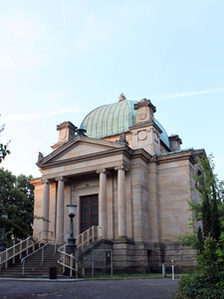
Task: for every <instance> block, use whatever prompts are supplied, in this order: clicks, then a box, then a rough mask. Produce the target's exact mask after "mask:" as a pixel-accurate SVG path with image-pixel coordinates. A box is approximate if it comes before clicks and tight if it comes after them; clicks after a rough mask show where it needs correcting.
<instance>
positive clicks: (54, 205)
mask: <svg viewBox="0 0 224 299" xmlns="http://www.w3.org/2000/svg"><path fill="white" fill-rule="evenodd" d="M86 139H87V138H86V137H84V136H82V137H78V139H77V140H76V142H74V141H73V142H71V145H70V146H71V147H74V146H75V144H77V146H79V145H81V144H83V143H84V144H85V142H86ZM108 143H110V142H107V141H104V144H106V145H108ZM78 144H79V145H78ZM87 144H88V146H89V141H88V142H87ZM101 144H102V142H101ZM109 151H110V155H111V154H112V155H113V152H114V155H113V161H108V159H107V156H108V154H109ZM58 155H59V157H60V153H58ZM130 155H131V153H130V150H129V149H127V148H126V147H125V145H121V144H117V145H116V147H114V148H109V149H108V151H107V154H106V156H105V157H104V155H102V153H100V155H99V158H98V159H97V157H96V155H95V156H94V163H92V159H93V157H92V156H89V157H86V156H85V155H84V156H83V158H82V157H81V158H80V159H79V161H77V164H78V165H77V167H74V164H73V163H72V164H70V163H68V164H67V165H66V166H64V161H63V163H60V162H59V161H60V158H57V159H56V161H55V162H54V159H52V158H51V160H50V161H48V160H47V161H46V162H45V161H43V162H42V163H43V166H42V169H44V176H43V178H42V182H43V189H42V190H43V191H42V198H43V204H42V212H41V214H39V215H38V216H40V217H43V219H41V220H37V221H36V225H35V228H37V223H38V222H39V229H40V228H41V230H53V231H54V228H56V230H55V235H56V239H57V242H58V243H62V242H63V241H65V240H66V233H67V232H68V231H67V229H68V224H67V217H66V214H67V211H66V205H67V204H71V203H72V204H76V205H77V207H78V208H77V210H78V213H77V217H76V218H77V219H76V223H75V225H74V230H75V234H79V233H80V232H81V223H82V215H81V214H82V213H83V212H82V210H83V207H82V204H81V202H82V200H83V198H84V197H89V200H88V201H89V202H90V203H91V196H95V200H96V199H97V202H95V204H94V205H93V206H94V208H95V209H96V208H97V210H98V211H97V215H98V219H97V224H98V225H99V226H100V227H103V231H104V237H105V238H108V237H109V236H110V237H111V236H113V238H116V239H117V238H120V237H122V238H127V237H129V238H132V237H133V236H132V232H131V231H130V230H129V232H128V234H127V225H129V226H131V224H130V223H128V222H129V221H128V219H130V217H127V209H126V194H129V199H128V200H129V201H131V196H130V194H131V190H130V184H126V173H127V171H128V167H127V165H128V163H129V157H128V156H130ZM74 159H75V157H74ZM106 160H107V163H106ZM54 163H55V167H54V170H58V171H55V172H52V164H54ZM49 164H50V165H51V168H48V165H49ZM60 164H63V170H62V167H61V165H60ZM90 164H91V166H90V167H89V165H90ZM94 164H95V165H94ZM100 165H102V166H103V165H104V167H100ZM124 165H126V166H124ZM94 166H95V167H94ZM105 166H107V167H105ZM59 170H60V172H59ZM59 175H60V176H59ZM80 181H81V182H82V184H81V185H80ZM126 189H127V190H126ZM128 189H129V190H128ZM52 191H53V192H52ZM93 200H94V199H93ZM36 204H37V202H36ZM91 206H92V205H90V204H89V207H90V209H91ZM131 207H132V205H130V207H129V210H130V208H131ZM110 210H112V211H113V213H114V215H116V219H114V218H112V217H108V214H110ZM89 213H91V211H90V212H89ZM129 213H131V214H132V213H133V211H131V210H130V211H129ZM52 214H53V215H55V217H52ZM49 215H51V219H50V217H49ZM130 220H131V219H130ZM95 223H96V221H95Z"/></svg>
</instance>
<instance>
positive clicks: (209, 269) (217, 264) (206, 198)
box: [177, 156, 224, 298]
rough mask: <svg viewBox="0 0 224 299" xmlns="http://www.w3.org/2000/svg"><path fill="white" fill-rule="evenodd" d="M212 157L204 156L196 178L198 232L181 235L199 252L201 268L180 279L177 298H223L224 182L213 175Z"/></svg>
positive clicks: (194, 210) (188, 244) (194, 206)
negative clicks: (198, 199) (198, 198)
mask: <svg viewBox="0 0 224 299" xmlns="http://www.w3.org/2000/svg"><path fill="white" fill-rule="evenodd" d="M212 158H213V157H212V156H210V158H209V159H207V158H206V157H201V159H200V160H199V161H198V172H197V174H196V175H195V176H193V177H194V179H195V182H196V184H195V187H196V189H197V190H198V192H199V194H200V202H199V203H198V202H196V201H195V200H193V201H191V202H190V203H189V204H190V208H191V210H192V212H193V215H194V220H193V222H196V224H197V225H198V230H197V231H195V232H194V233H192V234H188V235H185V236H182V237H181V239H182V243H183V245H185V246H189V247H192V248H195V249H196V250H197V256H196V258H197V261H198V265H197V267H196V268H195V271H194V273H193V274H191V275H188V276H187V277H185V278H184V279H182V280H181V282H180V284H179V287H178V294H177V298H224V188H223V186H224V183H223V181H222V182H220V181H219V180H218V179H217V176H216V175H214V173H213V171H214V163H213V159H212Z"/></svg>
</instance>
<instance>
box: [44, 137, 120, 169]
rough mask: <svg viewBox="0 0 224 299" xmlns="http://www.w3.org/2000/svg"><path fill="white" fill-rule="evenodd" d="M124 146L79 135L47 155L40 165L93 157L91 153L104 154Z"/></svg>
mask: <svg viewBox="0 0 224 299" xmlns="http://www.w3.org/2000/svg"><path fill="white" fill-rule="evenodd" d="M122 147H123V145H121V144H118V143H115V142H112V141H106V140H98V139H91V138H87V137H80V136H78V137H76V138H75V139H73V140H71V141H69V142H67V143H66V144H64V145H62V146H61V147H59V148H58V149H56V150H55V151H53V152H52V153H51V154H50V155H48V156H46V157H45V158H44V159H43V160H41V161H40V162H39V163H38V166H39V167H42V166H47V164H48V163H53V162H59V161H61V162H62V161H68V160H69V159H74V158H79V157H80V158H82V157H84V156H90V157H91V155H96V154H102V153H103V152H108V151H113V150H114V149H118V148H122Z"/></svg>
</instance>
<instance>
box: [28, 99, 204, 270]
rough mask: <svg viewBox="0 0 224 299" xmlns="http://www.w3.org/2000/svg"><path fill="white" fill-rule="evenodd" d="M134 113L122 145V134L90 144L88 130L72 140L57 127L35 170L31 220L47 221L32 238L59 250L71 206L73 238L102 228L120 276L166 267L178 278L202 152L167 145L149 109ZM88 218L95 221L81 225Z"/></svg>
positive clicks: (144, 104)
mask: <svg viewBox="0 0 224 299" xmlns="http://www.w3.org/2000/svg"><path fill="white" fill-rule="evenodd" d="M122 101H126V98H122V99H120V102H122ZM134 109H135V111H134V112H135V113H136V114H135V115H136V118H135V123H134V124H133V123H132V125H131V126H130V127H129V129H128V130H125V138H126V141H127V142H124V141H121V140H122V139H121V137H120V134H117V135H113V136H105V137H103V138H89V137H88V130H87V132H86V134H83V133H82V134H77V133H75V132H77V130H76V127H75V126H74V125H73V124H72V123H70V122H65V123H63V124H61V125H59V126H58V127H57V129H58V130H59V138H58V142H57V143H56V144H55V145H54V146H53V149H54V150H53V152H52V153H50V154H49V155H48V156H46V157H43V159H41V160H40V161H39V162H38V163H37V165H38V167H39V168H40V170H41V172H42V177H41V178H39V179H34V180H33V181H32V183H33V185H34V186H35V203H34V214H35V215H36V216H39V217H44V218H45V219H47V220H48V221H43V220H42V219H35V221H34V234H36V233H37V232H39V231H41V230H50V231H52V232H54V233H55V235H56V239H57V242H58V243H62V242H65V241H66V239H67V237H68V233H69V218H68V216H67V214H68V211H67V207H66V206H67V205H68V204H71V203H72V204H75V205H77V214H76V216H75V219H74V233H75V235H76V236H77V235H79V234H80V233H81V232H82V231H83V230H84V229H85V228H86V227H88V226H90V225H91V224H92V223H95V224H97V225H99V226H101V227H103V229H104V241H105V242H107V245H106V247H105V248H111V249H112V250H113V265H114V268H115V270H116V271H117V272H130V271H132V272H133V271H135V272H136V271H141V272H142V271H144V272H145V271H146V272H150V271H155V270H159V269H160V268H161V263H163V262H166V264H168V265H169V264H170V261H171V259H174V260H175V261H176V265H177V266H178V267H179V268H180V269H182V270H183V268H187V267H192V266H194V265H195V261H194V260H193V258H192V254H193V251H192V250H191V249H189V248H184V247H182V246H180V244H179V243H178V236H179V235H180V234H184V233H186V232H189V231H190V229H189V218H190V217H191V212H190V211H189V208H188V203H187V202H188V200H190V199H192V197H197V196H198V195H197V194H196V192H195V191H192V190H191V188H192V187H194V186H193V185H194V182H193V180H192V178H191V173H194V172H195V171H196V168H197V163H196V162H197V157H198V155H200V154H201V153H204V151H203V150H197V151H196V150H193V149H189V150H180V144H181V139H180V138H179V136H178V135H174V136H171V137H169V139H168V137H167V140H168V142H169V143H166V142H164V141H163V140H162V139H161V134H162V133H163V134H165V132H164V129H163V128H162V127H160V126H159V125H158V123H156V121H155V119H154V113H155V112H156V108H155V106H153V104H152V103H151V101H149V100H147V99H143V100H141V101H140V102H138V103H136V104H135V106H134ZM134 112H133V113H134ZM115 116H116V115H115ZM101 125H103V124H101ZM62 130H63V131H62ZM66 130H67V131H66ZM105 130H106V129H105ZM120 133H123V132H120ZM63 138H64V139H63ZM94 202H95V206H94V205H93V203H94ZM85 204H86V205H87V206H88V207H87V206H86V207H85ZM94 207H95V208H94ZM86 209H87V210H88V211H87V210H86ZM94 209H96V210H97V211H95V212H94ZM88 213H92V214H91V215H92V216H91V217H93V219H92V220H91V219H88V220H85V219H84V218H85V216H86V215H87V214H88ZM94 213H95V214H94ZM94 215H95V216H94ZM96 215H97V216H96ZM86 217H87V218H88V217H89V216H86ZM91 217H90V218H91ZM94 217H95V218H96V217H97V219H95V218H94ZM86 221H87V222H86ZM91 221H92V222H91ZM94 221H95V222H94ZM108 242H109V243H108ZM103 244H104V243H101V245H100V246H101V248H102V246H103ZM105 244H106V243H105ZM108 244H110V245H108ZM108 246H109V247H108ZM87 260H88V259H87Z"/></svg>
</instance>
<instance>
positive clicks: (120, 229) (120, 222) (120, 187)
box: [117, 166, 127, 238]
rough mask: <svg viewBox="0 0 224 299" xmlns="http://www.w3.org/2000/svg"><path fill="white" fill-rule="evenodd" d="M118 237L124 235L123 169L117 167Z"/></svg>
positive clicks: (125, 234)
mask: <svg viewBox="0 0 224 299" xmlns="http://www.w3.org/2000/svg"><path fill="white" fill-rule="evenodd" d="M117 201H118V237H119V238H122V237H126V236H127V233H126V198H125V169H124V166H120V167H119V168H118V169H117Z"/></svg>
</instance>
